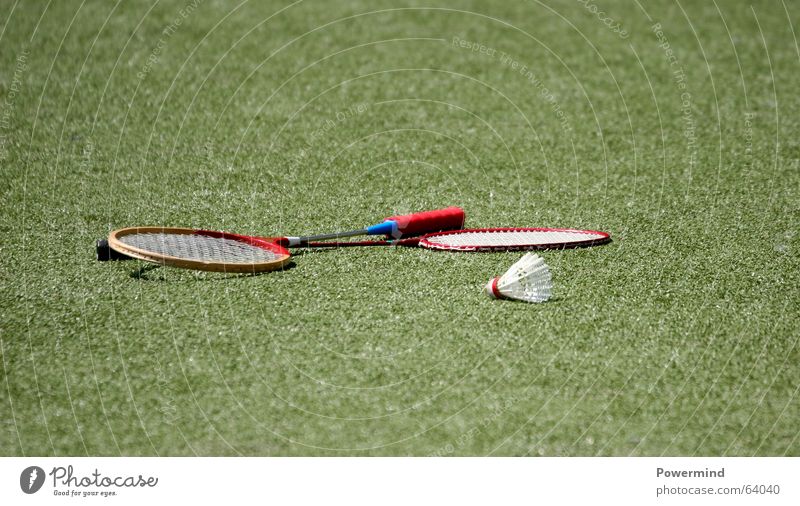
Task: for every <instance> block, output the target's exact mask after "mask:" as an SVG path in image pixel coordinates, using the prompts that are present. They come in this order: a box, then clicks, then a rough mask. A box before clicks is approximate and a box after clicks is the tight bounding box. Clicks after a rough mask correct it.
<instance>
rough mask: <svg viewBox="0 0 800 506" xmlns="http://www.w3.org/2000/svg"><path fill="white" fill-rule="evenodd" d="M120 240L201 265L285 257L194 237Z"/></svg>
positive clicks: (156, 235) (146, 235) (230, 242)
mask: <svg viewBox="0 0 800 506" xmlns="http://www.w3.org/2000/svg"><path fill="white" fill-rule="evenodd" d="M119 240H120V242H122V243H123V244H126V245H128V246H133V247H134V248H139V249H142V250H145V251H148V252H150V253H156V254H159V255H168V256H171V257H176V258H182V259H184V260H196V261H201V262H218V263H226V264H253V263H261V262H270V261H273V260H279V259H280V258H282V257H283V256H284V255H281V254H279V253H276V252H274V251H271V250H268V249H264V248H259V247H258V246H252V245H250V244H247V243H245V242H242V241H234V240H232V239H223V238H220V237H209V236H205V235H195V234H169V233H143V234H130V235H125V236H122V237H120V238H119Z"/></svg>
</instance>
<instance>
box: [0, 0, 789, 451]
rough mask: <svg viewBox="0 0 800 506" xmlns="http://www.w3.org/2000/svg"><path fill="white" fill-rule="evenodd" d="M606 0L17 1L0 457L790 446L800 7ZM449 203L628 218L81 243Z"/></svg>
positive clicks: (6, 38)
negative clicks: (444, 241) (238, 257)
mask: <svg viewBox="0 0 800 506" xmlns="http://www.w3.org/2000/svg"><path fill="white" fill-rule="evenodd" d="M267 4H269V5H267ZM231 5H232V4H231ZM590 5H596V6H597V7H599V8H600V10H602V11H603V12H605V13H607V14H606V16H607V17H608V16H610V17H611V18H613V20H614V21H615V22H616V23H619V25H620V27H621V28H620V29H624V30H625V31H626V33H627V34H628V35H627V36H626V37H623V36H620V34H618V33H614V30H612V29H611V28H609V27H607V26H606V24H604V22H603V21H602V20H601V19H599V18H598V16H596V15H595V14H593V12H592V10H591V9H590V8H587V7H585V6H584V4H582V3H580V2H551V1H546V2H543V3H541V2H535V1H514V2H506V1H495V2H468V1H463V2H462V1H447V2H438V3H437V2H433V3H431V2H422V1H419V2H416V1H409V2H401V3H400V4H398V2H389V1H384V2H366V1H346V2H323V1H306V2H299V3H297V4H294V5H292V6H289V3H288V2H284V3H279V2H264V3H262V2H249V3H243V4H242V5H241V6H240V7H238V8H232V7H230V6H227V5H224V3H223V2H211V1H209V0H205V1H199V2H198V3H197V4H196V8H192V7H191V2H186V3H183V2H135V3H128V2H124V3H120V4H119V5H115V3H114V2H100V1H92V2H88V3H83V4H82V3H79V2H52V3H48V2H43V1H40V2H34V1H26V2H20V3H19V4H15V3H12V2H4V3H3V4H2V6H0V30H1V31H0V108H1V109H0V120H2V122H0V136H1V137H0V141H2V145H1V146H0V150H1V151H0V156H2V158H0V160H2V161H1V162H0V163H2V178H0V192H1V193H2V215H0V227H1V228H0V232H1V233H0V244H1V246H0V247H1V248H2V249H1V250H0V287H1V288H2V301H1V302H2V305H1V306H0V332H2V334H0V356H1V357H2V369H1V371H2V374H1V376H2V381H1V382H0V454H2V455H53V454H54V455H84V454H91V455H118V454H123V455H194V454H197V455H431V454H436V455H485V454H492V455H662V454H663V455H734V456H739V455H785V454H788V455H800V438H798V430H800V429H799V428H798V424H797V421H798V419H800V399H798V388H800V368H799V367H798V359H800V350H798V346H797V340H798V337H799V336H800V319H798V312H799V311H798V309H799V306H800V290H799V289H798V284H799V283H800V275H798V274H799V269H798V267H799V266H798V252H799V251H800V231H799V230H798V225H800V193H799V192H798V190H799V183H800V170H799V169H800V165H799V163H800V161H799V159H800V141H798V117H800V115H799V114H798V113H800V99H798V94H797V76H798V72H799V71H800V51H798V45H797V39H796V34H797V32H798V29H797V24H798V19H800V9H798V6H797V5H794V4H789V3H787V5H786V6H784V5H783V4H781V3H780V2H778V3H776V2H755V3H753V4H752V7H751V6H750V4H738V3H732V2H718V4H715V3H714V2H703V1H689V0H681V1H680V2H672V1H662V2H642V6H638V5H637V4H636V3H635V2H634V3H629V2H617V1H611V0H601V1H598V2H596V3H595V4H590ZM398 6H400V7H402V8H397V7H398ZM423 6H428V7H431V6H436V7H437V8H435V9H432V8H422V7H423ZM181 9H184V11H183V12H184V14H181ZM184 16H185V17H184ZM176 20H178V21H179V22H177V21H176ZM656 23H661V25H662V30H663V36H662V37H659V35H658V34H656V33H655V32H654V30H653V28H652V27H653V25H654V24H656ZM608 24H612V23H611V22H608ZM170 26H172V27H173V28H174V29H170V28H169V27H170ZM165 30H166V31H165ZM454 37H457V38H458V39H459V40H461V39H463V40H467V41H470V42H477V43H479V44H483V45H485V46H486V50H485V51H484V52H483V53H481V52H480V51H478V52H473V51H471V50H470V49H465V48H461V47H459V46H458V42H457V41H456V44H454V43H453V40H454ZM667 44H669V46H668V47H669V51H670V52H671V54H674V59H673V60H672V61H670V60H669V55H670V53H668V52H667V50H666V49H667ZM503 53H504V54H506V55H508V58H506V57H504V56H502V54H503ZM509 58H510V59H509ZM514 62H516V63H514ZM515 65H525V66H526V67H527V68H528V69H530V70H532V74H531V75H530V76H528V75H526V74H525V72H526V71H522V72H521V71H520V69H519V68H516V69H515ZM675 72H678V73H679V74H678V75H676V74H675ZM681 72H682V74H681ZM684 86H685V88H684ZM684 93H686V94H684ZM682 94H684V95H682ZM337 114H338V116H337ZM446 205H461V206H463V207H464V208H465V209H466V211H467V214H468V225H471V226H476V227H478V226H504V225H516V226H569V227H579V228H595V229H601V230H607V231H609V232H610V233H611V234H612V235H613V237H614V242H613V243H612V244H610V245H607V246H603V247H597V248H593V249H585V250H576V251H563V252H558V251H553V252H545V253H544V254H543V256H544V258H545V260H546V261H547V262H548V264H549V265H550V266H551V269H552V271H553V276H554V282H555V298H554V299H553V300H552V301H550V302H548V303H546V304H543V305H526V304H521V303H509V302H501V301H493V300H490V299H489V298H487V297H486V296H485V295H484V294H483V293H482V291H481V290H482V286H483V284H484V283H485V282H486V281H487V280H488V279H489V278H490V277H491V276H493V275H496V274H500V273H502V272H503V271H504V270H505V269H506V268H507V267H508V266H509V265H510V264H511V263H513V262H514V261H515V260H516V259H517V258H518V257H519V256H520V255H519V254H518V253H513V254H512V253H508V254H505V253H501V254H474V255H470V254H447V253H438V252H433V251H425V250H414V249H402V250H394V249H359V250H355V249H353V250H347V251H345V250H339V251H318V252H309V253H305V254H301V255H298V256H297V257H296V258H295V261H294V263H295V266H294V268H291V269H289V270H286V271H284V272H276V273H271V274H266V275H260V276H222V275H215V274H207V273H194V272H188V271H179V270H172V269H166V268H158V267H150V266H147V265H145V264H142V263H132V262H127V263H125V262H119V263H98V262H95V261H94V257H93V255H94V253H93V244H94V240H95V239H97V238H98V237H102V236H104V235H106V234H107V233H108V232H109V231H110V230H112V229H114V228H120V227H124V226H130V225H144V224H163V225H173V226H190V227H204V228H221V229H224V230H230V231H235V232H240V233H252V234H265V235H269V234H304V233H314V232H324V231H333V230H339V229H349V228H354V227H357V226H363V225H367V224H370V223H373V222H375V221H380V219H382V218H383V217H384V216H388V215H391V214H394V213H398V212H408V211H414V210H423V209H427V208H434V207H439V206H446Z"/></svg>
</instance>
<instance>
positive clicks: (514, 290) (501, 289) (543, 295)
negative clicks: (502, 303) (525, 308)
mask: <svg viewBox="0 0 800 506" xmlns="http://www.w3.org/2000/svg"><path fill="white" fill-rule="evenodd" d="M552 288H553V281H552V278H551V276H550V268H549V267H547V264H545V263H544V260H542V258H541V257H540V256H539V255H536V254H534V253H526V254H525V256H523V257H522V258H520V259H519V260H518V261H517V263H515V264H514V265H512V266H511V268H509V269H508V271H506V273H505V274H503V275H502V276H499V277H496V278H492V279H490V280H489V282H488V283H487V284H486V294H487V295H488V296H489V297H492V298H493V299H516V300H522V301H525V302H544V301H546V300H547V299H549V298H550V292H551V290H552Z"/></svg>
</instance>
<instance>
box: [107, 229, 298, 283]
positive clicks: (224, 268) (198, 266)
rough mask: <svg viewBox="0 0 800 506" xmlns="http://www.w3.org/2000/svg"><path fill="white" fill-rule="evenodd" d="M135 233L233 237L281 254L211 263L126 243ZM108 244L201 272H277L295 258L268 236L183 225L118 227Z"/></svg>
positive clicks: (125, 252) (147, 259)
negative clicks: (271, 258) (255, 259)
mask: <svg viewBox="0 0 800 506" xmlns="http://www.w3.org/2000/svg"><path fill="white" fill-rule="evenodd" d="M134 234H176V235H204V236H207V237H216V238H220V239H229V240H233V241H239V242H243V243H245V244H249V245H250V246H255V247H258V248H262V249H265V250H268V251H271V252H273V253H275V254H278V255H280V256H279V257H278V258H277V259H275V260H269V261H265V262H252V263H226V262H209V261H202V260H190V259H187V258H180V257H174V256H171V255H164V254H161V253H156V252H153V251H147V250H143V249H141V248H137V247H135V246H131V245H129V244H125V243H124V242H122V240H121V239H122V238H123V237H125V236H128V235H134ZM108 245H109V246H110V247H111V249H113V250H115V251H116V252H118V253H122V254H123V255H127V256H129V257H132V258H136V259H139V260H144V261H145V262H152V263H156V264H161V265H168V266H171V267H180V268H183V269H194V270H201V271H213V272H230V273H255V272H266V271H274V270H278V269H281V268H283V267H284V266H285V265H286V264H288V263H289V262H290V261H291V254H290V253H289V251H288V250H287V249H286V248H284V247H282V246H280V245H278V244H277V243H275V242H273V241H270V240H269V239H267V238H261V237H252V236H248V235H239V234H229V233H227V232H215V231H211V230H197V229H193V228H179V227H129V228H121V229H118V230H114V231H113V232H111V234H110V235H109V236H108Z"/></svg>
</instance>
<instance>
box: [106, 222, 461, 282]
mask: <svg viewBox="0 0 800 506" xmlns="http://www.w3.org/2000/svg"><path fill="white" fill-rule="evenodd" d="M464 218H465V216H464V211H463V210H462V209H461V208H459V207H448V208H445V209H439V210H435V211H424V212H420V213H413V214H407V215H399V216H392V217H389V218H386V219H385V220H384V221H383V222H381V223H377V224H375V225H372V226H369V227H365V228H361V229H356V230H350V231H346V232H335V233H329V234H317V235H310V236H289V237H253V236H246V235H239V234H231V233H227V232H216V231H211V230H195V229H187V228H174V227H130V228H123V229H119V230H115V231H113V232H111V234H110V235H109V237H108V241H107V242H106V243H104V242H102V241H99V242H98V244H97V258H98V260H118V259H123V258H126V257H130V258H137V259H139V260H144V261H147V262H153V263H158V264H162V265H169V266H173V267H182V268H186V269H197V270H205V271H220V272H264V271H270V270H275V269H280V268H281V267H283V266H284V265H286V264H287V263H288V262H289V259H290V253H289V251H288V250H287V249H286V247H298V246H305V245H308V244H311V243H318V242H320V241H323V240H326V239H339V238H342V237H352V236H357V235H385V236H387V237H392V238H395V240H399V238H402V237H406V236H409V235H415V234H422V233H425V232H430V231H434V230H451V229H456V228H461V227H462V226H463V225H464Z"/></svg>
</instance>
